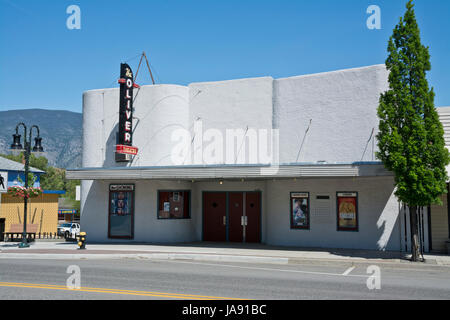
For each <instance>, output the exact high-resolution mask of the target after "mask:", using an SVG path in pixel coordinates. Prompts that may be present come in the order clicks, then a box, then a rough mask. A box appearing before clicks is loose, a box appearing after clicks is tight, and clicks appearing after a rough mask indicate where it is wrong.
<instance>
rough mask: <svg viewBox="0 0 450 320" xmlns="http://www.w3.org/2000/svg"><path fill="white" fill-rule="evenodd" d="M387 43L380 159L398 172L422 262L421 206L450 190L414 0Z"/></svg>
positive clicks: (401, 195)
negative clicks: (419, 225)
mask: <svg viewBox="0 0 450 320" xmlns="http://www.w3.org/2000/svg"><path fill="white" fill-rule="evenodd" d="M406 8H407V10H406V13H405V16H404V17H403V18H400V22H399V24H398V25H397V26H396V27H395V29H394V32H393V35H392V36H391V38H390V40H389V44H388V53H389V56H388V58H387V60H386V67H387V69H388V70H389V90H388V91H387V92H385V93H383V94H382V95H381V98H380V105H379V108H378V116H379V118H380V125H379V129H380V132H379V134H378V136H377V138H378V147H379V152H378V153H377V157H378V158H379V159H380V160H381V161H382V162H383V163H384V165H385V167H386V168H387V169H388V170H390V171H392V172H393V173H394V175H395V186H396V191H395V194H396V196H397V197H398V199H399V200H400V201H402V202H403V203H405V204H407V206H408V207H409V209H410V213H411V214H410V222H411V223H410V224H411V247H412V248H411V253H412V260H413V261H418V259H419V254H420V242H419V238H418V237H419V236H418V223H417V211H418V208H419V207H424V206H428V205H430V204H432V203H440V202H441V201H440V196H441V195H442V194H444V193H446V192H447V184H446V181H447V172H446V168H445V167H446V165H448V164H449V161H450V155H449V152H448V150H447V149H446V148H445V141H444V130H443V127H442V124H441V122H440V121H439V116H438V114H437V112H436V109H435V107H434V92H433V89H432V88H431V89H430V88H429V86H428V81H427V79H426V73H427V71H429V70H431V64H430V54H429V50H428V47H425V46H423V45H422V43H421V40H420V30H419V26H418V24H417V21H416V17H415V12H414V5H413V3H412V0H410V1H409V2H408V3H407V5H406Z"/></svg>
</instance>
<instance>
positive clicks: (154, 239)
mask: <svg viewBox="0 0 450 320" xmlns="http://www.w3.org/2000/svg"><path fill="white" fill-rule="evenodd" d="M119 183H125V184H126V183H134V184H135V187H136V189H135V215H134V239H133V241H134V242H151V243H170V242H190V241H195V240H200V239H199V238H196V230H195V227H196V225H197V224H198V223H197V222H198V221H197V220H198V219H199V217H198V215H197V214H195V213H194V214H193V215H192V218H191V219H177V220H174V219H171V220H163V219H158V217H157V207H158V206H157V204H158V190H190V189H191V184H190V183H187V182H181V183H177V182H175V183H174V182H164V181H120V182H119ZM110 184H115V182H111V181H94V182H93V184H92V186H91V188H90V191H89V194H88V195H87V197H86V198H85V202H84V206H83V214H82V215H81V226H82V229H83V231H86V232H87V234H88V239H89V241H92V242H108V241H114V242H130V240H120V239H108V202H109V185H110ZM191 206H192V204H191Z"/></svg>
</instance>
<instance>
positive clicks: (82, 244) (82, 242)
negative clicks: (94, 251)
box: [77, 232, 86, 250]
mask: <svg viewBox="0 0 450 320" xmlns="http://www.w3.org/2000/svg"><path fill="white" fill-rule="evenodd" d="M77 240H78V249H79V250H83V249H86V232H80V234H79V235H77Z"/></svg>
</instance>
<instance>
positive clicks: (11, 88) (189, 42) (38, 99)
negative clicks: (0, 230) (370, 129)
mask: <svg viewBox="0 0 450 320" xmlns="http://www.w3.org/2000/svg"><path fill="white" fill-rule="evenodd" d="M405 3H406V0H386V1H384V0H370V1H366V0H341V1H336V0H316V1H312V0H221V1H219V0H134V1H123V0H86V1H85V0H83V1H75V0H71V1H66V0H39V1H36V0H0V42H1V43H0V48H1V49H0V70H1V74H2V76H1V77H0V111H4V110H11V109H22V108H45V109H58V110H69V111H75V112H81V107H82V93H83V91H86V90H90V89H99V88H106V87H115V86H117V83H116V80H117V78H118V76H119V68H120V62H125V61H127V62H128V63H129V64H130V65H131V67H132V68H134V69H136V68H137V65H138V62H139V59H138V57H137V56H138V55H139V53H141V52H142V51H146V53H147V55H148V57H149V59H150V63H151V65H152V67H153V69H154V73H155V76H156V80H157V82H158V83H174V84H182V85H186V84H189V83H191V82H201V81H215V80H228V79H236V78H246V77H259V76H272V77H274V78H280V77H288V76H294V75H301V74H308V73H316V72H323V71H331V70H338V69H344V68H352V67H360V66H367V65H373V64H380V63H384V61H385V59H386V55H387V53H386V46H387V41H388V39H389V36H390V35H391V33H392V29H393V28H394V26H395V24H396V23H397V22H398V19H399V17H400V16H402V15H403V14H404V11H405ZM415 3H416V15H417V19H418V22H419V26H420V28H421V33H422V42H423V43H424V44H425V45H427V46H430V52H431V56H432V60H431V63H432V68H433V69H432V71H431V72H430V74H429V80H430V84H431V86H433V87H434V88H435V92H436V100H435V103H436V106H450V90H449V83H450V59H449V58H450V54H449V53H450V22H448V16H449V13H450V1H448V0H416V1H415ZM72 4H76V5H78V6H79V7H80V8H81V30H69V29H68V28H67V27H66V20H67V18H68V17H69V14H67V13H66V9H67V7H68V6H69V5H72ZM369 5H378V6H379V7H380V8H381V21H382V22H381V24H382V29H381V30H369V29H368V28H367V27H366V20H367V18H368V17H369V14H367V13H366V9H367V7H368V6H369ZM141 72H143V73H141ZM140 73H141V74H140V75H139V77H138V80H137V82H138V83H139V84H149V83H150V79H149V75H148V72H147V71H146V70H144V71H140Z"/></svg>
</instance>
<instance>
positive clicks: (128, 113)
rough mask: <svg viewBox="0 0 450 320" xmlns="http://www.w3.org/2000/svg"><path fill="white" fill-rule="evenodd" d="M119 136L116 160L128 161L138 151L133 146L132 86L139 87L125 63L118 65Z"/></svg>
mask: <svg viewBox="0 0 450 320" xmlns="http://www.w3.org/2000/svg"><path fill="white" fill-rule="evenodd" d="M118 82H119V83H120V101H119V137H118V144H117V146H116V161H117V162H129V161H131V156H132V155H136V154H137V153H138V148H136V147H133V88H139V86H138V85H137V84H135V83H134V80H133V71H132V70H131V68H130V66H129V65H128V64H126V63H122V64H121V65H120V79H119V81H118Z"/></svg>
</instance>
